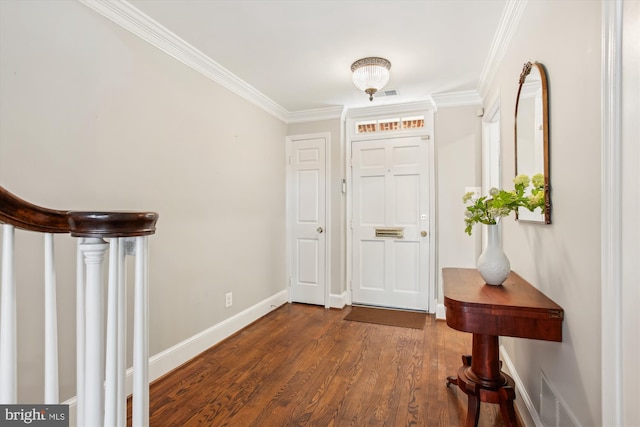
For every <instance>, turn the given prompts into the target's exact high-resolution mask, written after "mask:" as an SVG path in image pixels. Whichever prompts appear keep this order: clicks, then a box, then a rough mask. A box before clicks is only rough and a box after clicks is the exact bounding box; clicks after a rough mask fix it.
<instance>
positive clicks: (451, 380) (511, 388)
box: [447, 334, 518, 427]
mask: <svg viewBox="0 0 640 427" xmlns="http://www.w3.org/2000/svg"><path fill="white" fill-rule="evenodd" d="M462 364H463V365H462V367H460V369H458V376H457V377H448V378H447V386H449V384H455V385H457V386H458V387H459V388H460V390H462V391H463V392H464V393H465V394H467V399H468V402H467V421H466V424H465V426H466V427H476V426H477V425H478V419H479V416H480V402H487V403H497V404H499V405H500V413H501V415H502V420H503V422H504V425H505V426H506V427H517V426H518V422H517V420H516V414H515V409H514V407H513V401H514V400H515V398H516V393H515V383H514V381H513V379H512V378H511V377H510V376H509V375H507V374H505V373H503V372H501V370H500V368H501V363H500V357H499V349H498V337H497V336H494V335H481V334H473V348H472V353H471V357H469V356H462Z"/></svg>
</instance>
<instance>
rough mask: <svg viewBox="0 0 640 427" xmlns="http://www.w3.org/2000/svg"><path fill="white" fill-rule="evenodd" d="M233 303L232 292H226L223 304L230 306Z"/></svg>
mask: <svg viewBox="0 0 640 427" xmlns="http://www.w3.org/2000/svg"><path fill="white" fill-rule="evenodd" d="M232 305H233V293H231V292H227V293H226V295H225V300H224V306H225V307H231V306H232Z"/></svg>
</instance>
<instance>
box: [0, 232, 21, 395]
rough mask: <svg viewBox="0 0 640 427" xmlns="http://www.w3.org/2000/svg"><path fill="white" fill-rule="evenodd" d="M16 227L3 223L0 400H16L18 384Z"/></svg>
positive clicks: (0, 308) (0, 307) (0, 309)
mask: <svg viewBox="0 0 640 427" xmlns="http://www.w3.org/2000/svg"><path fill="white" fill-rule="evenodd" d="M14 241H15V229H14V227H13V226H12V225H8V224H3V226H2V291H1V292H2V295H1V296H0V299H2V305H1V306H0V378H1V380H0V403H1V404H7V405H10V404H15V403H17V400H18V384H17V374H16V371H17V370H18V365H17V358H16V355H17V348H16V347H17V332H16V281H15V271H14V253H13V251H14V247H15V245H14Z"/></svg>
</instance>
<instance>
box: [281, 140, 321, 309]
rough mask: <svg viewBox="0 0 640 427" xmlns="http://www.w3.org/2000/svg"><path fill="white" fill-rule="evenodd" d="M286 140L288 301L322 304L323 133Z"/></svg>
mask: <svg viewBox="0 0 640 427" xmlns="http://www.w3.org/2000/svg"><path fill="white" fill-rule="evenodd" d="M300 138H301V139H291V140H290V155H289V163H290V174H289V176H290V185H289V203H290V204H289V206H290V208H289V218H290V219H289V224H290V229H291V234H290V235H291V240H290V242H289V246H290V248H289V253H290V256H291V259H290V263H289V265H290V273H289V274H290V283H291V287H290V289H291V301H294V302H302V303H307V304H317V305H325V303H326V298H325V293H326V280H325V279H326V272H325V270H326V268H325V266H326V253H325V247H326V235H327V233H326V230H325V223H326V221H325V215H326V211H325V206H326V195H325V189H326V184H325V174H326V163H325V160H326V153H325V148H326V144H327V138H326V137H315V138H304V137H300Z"/></svg>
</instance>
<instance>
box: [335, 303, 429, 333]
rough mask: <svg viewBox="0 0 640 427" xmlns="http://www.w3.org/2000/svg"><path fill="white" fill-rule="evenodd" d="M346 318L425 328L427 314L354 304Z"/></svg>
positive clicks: (403, 326)
mask: <svg viewBox="0 0 640 427" xmlns="http://www.w3.org/2000/svg"><path fill="white" fill-rule="evenodd" d="M344 320H353V321H355V322H364V323H376V324H378V325H388V326H399V327H402V328H413V329H424V324H425V322H426V320H427V314H426V313H420V312H417V311H404V310H392V309H386V308H371V307H360V306H356V305H354V306H353V307H352V308H351V311H350V312H349V314H347V315H346V316H345V318H344Z"/></svg>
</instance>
